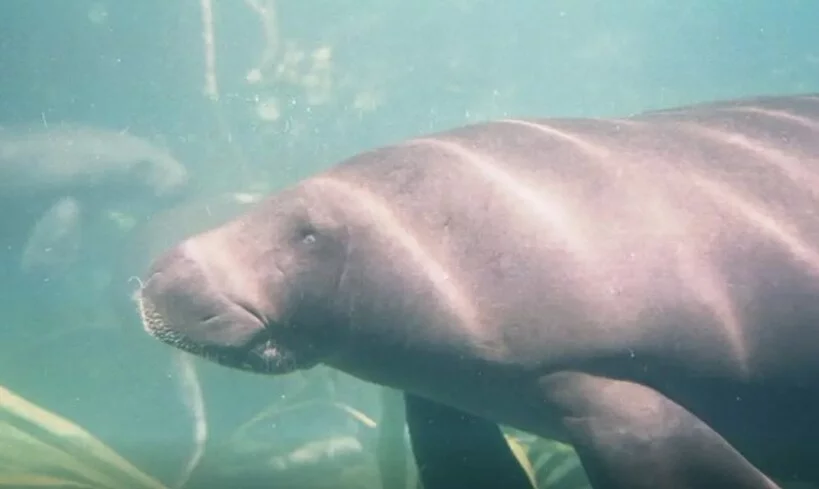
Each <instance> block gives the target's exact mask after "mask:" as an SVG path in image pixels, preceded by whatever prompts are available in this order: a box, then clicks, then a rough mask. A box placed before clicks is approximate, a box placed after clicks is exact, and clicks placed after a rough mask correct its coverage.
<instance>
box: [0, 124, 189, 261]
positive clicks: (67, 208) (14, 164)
mask: <svg viewBox="0 0 819 489" xmlns="http://www.w3.org/2000/svg"><path fill="white" fill-rule="evenodd" d="M187 181H188V172H187V170H186V168H185V167H184V166H183V165H182V164H181V163H180V162H179V161H177V160H176V159H175V158H174V157H173V156H172V155H170V154H169V153H168V152H167V151H165V150H164V149H162V148H159V147H157V146H155V145H154V144H152V143H150V142H149V141H147V140H145V139H142V138H140V137H137V136H134V135H131V134H128V133H126V132H117V131H111V130H107V129H102V128H95V127H88V126H82V125H76V124H58V125H54V126H51V127H26V128H3V129H0V224H2V227H3V229H4V234H5V236H4V238H3V240H2V241H3V243H2V244H3V245H4V246H3V249H4V254H6V255H7V256H6V259H5V260H3V261H4V262H6V264H8V263H9V262H14V263H16V264H19V266H20V267H21V268H22V269H23V271H28V270H32V269H38V270H43V271H46V270H47V269H48V268H49V267H50V266H51V264H53V263H57V262H59V263H61V264H65V263H70V262H71V261H73V260H74V259H76V253H75V254H74V256H72V255H71V254H69V253H62V254H61V253H59V252H58V251H57V250H70V249H73V248H72V247H69V246H66V245H65V244H64V243H61V242H60V238H59V237H65V236H79V235H81V233H82V229H83V228H84V227H87V226H84V225H85V224H87V223H86V222H85V221H86V220H87V219H89V218H92V219H93V218H103V219H104V218H105V216H100V214H104V213H105V212H106V211H109V210H110V209H111V207H112V206H122V207H124V208H126V209H127V208H129V207H131V206H136V207H137V208H138V209H136V210H138V211H150V210H151V209H153V208H157V207H161V206H162V205H164V204H165V202H167V201H170V200H173V199H175V198H177V197H178V196H179V195H180V193H181V192H182V190H183V189H184V188H185V186H186V184H187ZM81 217H82V219H81ZM43 250H48V253H44V252H43ZM74 251H76V250H74ZM40 258H47V259H45V260H41V261H40V262H39V263H36V262H35V263H32V260H38V259H40Z"/></svg>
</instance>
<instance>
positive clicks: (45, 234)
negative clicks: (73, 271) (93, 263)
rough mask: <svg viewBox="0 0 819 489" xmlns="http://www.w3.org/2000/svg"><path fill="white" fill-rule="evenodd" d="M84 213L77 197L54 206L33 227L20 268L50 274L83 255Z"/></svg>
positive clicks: (30, 273)
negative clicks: (82, 224) (82, 226)
mask: <svg viewBox="0 0 819 489" xmlns="http://www.w3.org/2000/svg"><path fill="white" fill-rule="evenodd" d="M81 223H82V212H81V207H80V203H79V202H78V201H77V200H76V199H75V198H73V197H63V198H62V199H60V200H58V201H57V202H56V203H55V204H54V205H52V206H51V207H50V208H49V209H48V210H47V211H46V212H45V213H44V214H43V215H42V217H40V219H38V220H37V223H36V224H35V225H34V227H33V228H32V230H31V234H30V235H29V237H28V240H26V243H25V246H24V247H23V252H22V255H21V257H20V268H21V269H22V271H23V272H25V273H26V274H28V275H36V276H37V277H42V276H45V277H50V276H52V275H53V274H54V273H55V272H57V271H59V270H61V269H63V268H65V267H66V266H68V265H70V264H71V263H73V262H74V261H75V260H76V259H77V256H78V254H79V250H80V241H81V234H82V233H81Z"/></svg>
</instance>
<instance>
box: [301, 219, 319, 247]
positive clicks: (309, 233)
mask: <svg viewBox="0 0 819 489" xmlns="http://www.w3.org/2000/svg"><path fill="white" fill-rule="evenodd" d="M297 235H298V239H299V241H301V242H302V243H303V244H306V245H311V244H313V243H315V242H316V230H315V228H313V226H310V225H307V224H305V225H303V226H300V227H299V230H298V233H297Z"/></svg>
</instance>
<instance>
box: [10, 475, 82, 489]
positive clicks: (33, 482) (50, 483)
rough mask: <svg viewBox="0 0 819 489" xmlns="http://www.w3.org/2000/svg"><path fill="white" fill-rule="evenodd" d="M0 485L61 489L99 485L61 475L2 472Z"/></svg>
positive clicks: (80, 488)
mask: <svg viewBox="0 0 819 489" xmlns="http://www.w3.org/2000/svg"><path fill="white" fill-rule="evenodd" d="M0 487H13V488H23V487H43V488H48V487H55V488H59V489H68V488H73V487H76V488H79V489H96V488H97V486H94V485H91V484H85V483H82V482H76V481H72V480H68V479H62V478H59V477H50V476H47V475H36V474H0Z"/></svg>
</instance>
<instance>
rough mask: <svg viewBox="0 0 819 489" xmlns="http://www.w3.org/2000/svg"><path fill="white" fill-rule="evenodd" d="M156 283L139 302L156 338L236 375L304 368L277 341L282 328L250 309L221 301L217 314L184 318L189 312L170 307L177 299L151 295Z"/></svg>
mask: <svg viewBox="0 0 819 489" xmlns="http://www.w3.org/2000/svg"><path fill="white" fill-rule="evenodd" d="M153 279H154V277H152V278H151V279H149V280H148V282H146V283H145V285H143V286H141V287H140V289H139V291H138V292H137V293H136V295H135V299H136V302H137V305H138V308H139V315H140V317H141V319H142V325H143V328H144V329H145V331H146V332H147V333H148V334H150V335H151V336H153V337H154V338H156V339H158V340H159V341H161V342H163V343H165V344H168V345H170V346H173V347H174V348H178V349H180V350H183V351H186V352H188V353H191V354H193V355H196V356H199V357H202V358H205V359H207V360H210V361H212V362H215V363H218V364H220V365H223V366H226V367H230V368H234V369H238V370H244V371H248V372H254V373H260V374H269V375H279V374H285V373H288V372H292V371H294V370H297V369H299V368H301V367H300V366H299V364H298V362H297V361H296V355H294V353H293V352H292V351H291V350H289V349H288V348H284V347H282V346H281V345H279V344H277V343H276V342H275V341H274V338H273V334H272V333H273V331H274V329H278V328H275V327H274V326H275V325H270V324H268V323H266V322H265V321H264V320H263V319H262V317H261V316H260V315H259V314H257V313H255V312H254V311H253V310H252V309H251V308H250V307H248V306H244V305H241V304H238V303H236V302H228V301H227V300H226V299H222V300H221V301H219V303H217V306H218V307H214V308H213V309H218V310H219V311H220V312H219V313H206V314H200V315H199V316H198V317H197V316H196V315H192V314H188V315H186V314H185V313H186V312H189V311H187V310H182V311H176V309H175V307H171V306H174V304H176V307H177V308H178V307H179V306H178V304H179V300H178V299H179V298H178V297H176V298H174V297H172V298H171V299H170V300H167V299H165V296H164V295H161V296H157V295H154V294H152V293H151V291H150V288H149V287H150V286H151V284H152V280H153ZM171 295H172V294H171ZM152 297H157V298H158V299H152Z"/></svg>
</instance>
